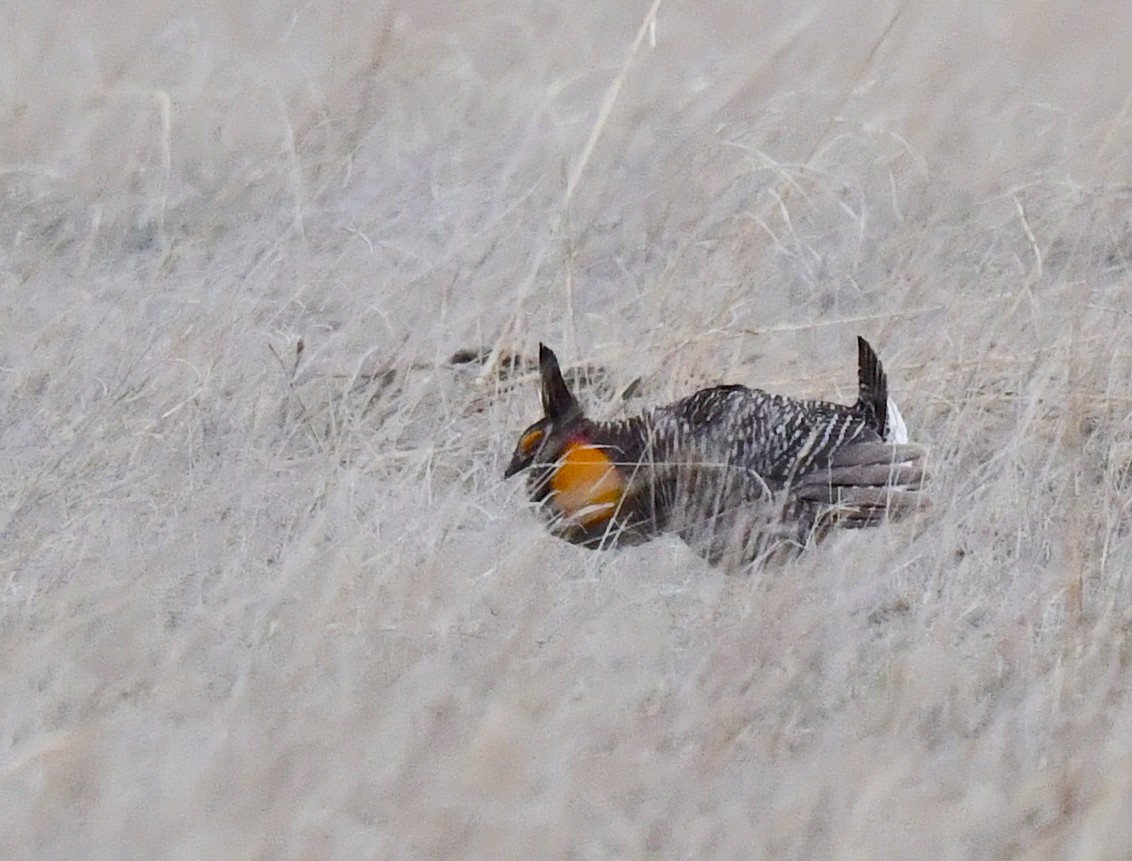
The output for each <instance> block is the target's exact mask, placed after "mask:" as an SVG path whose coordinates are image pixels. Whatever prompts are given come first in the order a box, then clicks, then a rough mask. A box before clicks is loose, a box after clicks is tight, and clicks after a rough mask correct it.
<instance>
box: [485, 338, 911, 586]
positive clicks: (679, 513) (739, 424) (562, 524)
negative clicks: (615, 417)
mask: <svg viewBox="0 0 1132 861" xmlns="http://www.w3.org/2000/svg"><path fill="white" fill-rule="evenodd" d="M858 359H859V365H858V366H859V384H860V385H859V397H858V400H857V402H856V403H855V404H853V405H852V406H843V405H840V404H834V403H829V402H826V401H818V400H798V399H794V398H788V397H783V396H781V395H772V394H768V393H767V392H764V391H761V390H759V389H750V388H747V387H745V386H737V385H727V386H715V387H713V388H708V389H703V390H701V391H698V392H696V393H695V394H693V395H690V396H688V397H686V398H683V399H682V400H679V401H676V402H675V403H672V404H668V405H666V406H662V407H656V408H654V409H652V410H649V411H648V412H646V413H644V414H643V415H640V416H635V417H633V418H630V419H627V420H623V421H618V422H594V421H591V420H589V419H587V418H586V417H585V415H584V414H583V412H582V409H581V407H580V406H579V404H578V402H577V400H576V398H575V397H574V395H573V394H572V393H571V392H570V390H569V388H568V387H567V385H566V382H565V381H564V380H563V378H562V374H561V372H560V370H559V367H558V361H557V359H556V357H555V355H554V353H553V352H552V351H551V350H550V349H548V348H547V347H545V346H543V345H540V347H539V366H540V374H541V377H542V400H543V409H544V412H545V416H544V418H542V419H541V420H540V421H538V422H536V423H535V424H533V425H531V426H530V427H529V428H527V430H526V431H525V432H524V434H523V435H522V437H521V438H520V440H519V444H518V446H517V447H516V449H515V454H514V456H513V457H512V460H511V463H510V465H509V466H508V468H507V471H506V473H505V476H506V477H510V476H512V475H514V474H516V473H518V472H520V471H522V470H527V471H528V490H529V493H530V496H531V499H532V500H533V501H535V502H536V503H539V504H540V506H541V507H542V509H543V510H544V512H546V514H547V515H548V517H549V521H550V523H549V525H550V528H551V531H552V532H554V534H556V535H558V536H559V537H561V538H563V539H565V540H567V541H571V542H574V543H576V544H581V545H583V546H586V547H614V546H618V545H624V544H633V543H639V542H641V541H645V540H648V539H650V538H652V537H654V536H657V535H659V534H661V533H663V532H672V533H675V534H677V535H679V536H680V537H681V538H683V539H684V540H685V541H686V542H687V543H688V544H689V545H690V546H691V547H692V548H694V549H695V550H696V551H697V552H699V553H700V554H701V555H703V556H704V557H706V558H707V559H708V560H709V561H711V562H712V563H723V564H725V565H728V566H734V565H739V564H743V563H746V562H749V561H752V560H755V559H758V558H760V557H763V556H765V555H768V554H771V553H775V552H777V551H779V550H781V549H786V548H798V547H802V546H804V545H805V544H806V543H807V542H808V541H809V540H811V539H812V538H814V537H819V536H820V535H821V534H824V532H825V531H826V530H827V529H828V528H829V527H831V526H834V525H838V526H846V527H861V526H872V525H875V524H876V523H878V522H880V521H881V520H882V519H884V517H885V516H899V515H901V514H903V513H906V512H907V511H910V510H913V509H915V508H917V507H919V506H920V505H922V504H923V503H924V498H923V493H922V488H923V482H924V470H923V461H924V456H925V452H924V450H923V449H922V448H921V447H919V446H914V445H907V444H906V439H904V438H903V434H904V430H903V427H904V426H903V420H902V419H901V417H900V414H899V411H898V410H896V408H895V405H894V404H893V403H892V402H891V401H890V400H889V398H888V386H887V379H886V377H885V374H884V370H883V368H882V367H881V364H880V360H879V359H878V358H877V356H876V353H875V352H874V351H873V350H872V348H871V347H870V346H869V344H868V343H867V342H866V341H865V340H864V339H863V338H858Z"/></svg>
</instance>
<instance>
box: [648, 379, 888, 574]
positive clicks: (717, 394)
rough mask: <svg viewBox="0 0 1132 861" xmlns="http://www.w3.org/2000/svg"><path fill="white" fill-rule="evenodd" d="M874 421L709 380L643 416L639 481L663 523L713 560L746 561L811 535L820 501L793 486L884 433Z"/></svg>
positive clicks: (855, 412)
mask: <svg viewBox="0 0 1132 861" xmlns="http://www.w3.org/2000/svg"><path fill="white" fill-rule="evenodd" d="M872 421H873V419H872V416H871V415H870V414H868V413H867V412H866V411H864V410H861V409H860V408H858V407H857V406H852V407H849V406H842V405H839V404H833V403H829V402H826V401H813V400H798V399H794V398H788V397H783V396H781V395H771V394H768V393H767V392H764V391H761V390H759V389H749V388H746V387H745V386H716V387H713V388H709V389H703V390H701V391H699V392H696V393H695V394H693V395H690V396H688V397H686V398H684V399H682V400H680V401H676V402H675V403H672V404H669V405H667V406H663V407H658V408H656V409H654V410H652V411H650V412H649V413H647V414H646V415H645V417H644V425H645V428H646V429H647V435H648V440H649V444H648V447H647V449H646V457H645V462H644V464H643V465H642V468H641V481H640V482H639V483H638V486H639V487H641V489H642V490H647V492H648V493H649V494H650V498H651V499H652V500H654V504H653V509H654V510H655V511H656V512H657V514H658V517H659V519H660V520H661V521H662V528H664V529H666V530H669V531H673V532H676V533H678V534H679V535H680V536H681V537H682V538H684V540H685V541H687V542H688V543H689V544H691V545H692V546H694V547H696V548H697V549H698V550H700V551H701V552H702V553H704V555H706V556H707V557H708V558H709V559H712V560H713V561H719V560H720V559H721V558H722V557H723V556H724V554H726V553H729V552H732V551H737V552H739V554H740V555H741V557H742V558H743V559H744V560H746V559H749V558H753V557H754V556H757V555H758V554H759V553H760V552H761V550H762V549H763V548H764V547H768V546H770V545H773V544H776V543H782V542H786V543H792V544H799V543H804V542H805V539H806V536H807V534H808V533H809V532H810V531H811V530H812V528H813V527H814V523H815V518H816V517H817V515H818V513H819V511H820V508H821V506H820V504H818V503H817V502H815V501H814V500H809V499H798V498H796V497H795V496H793V495H792V494H791V487H792V485H793V484H794V483H795V482H797V481H799V480H800V479H802V478H803V477H805V476H808V475H810V474H811V473H813V472H814V471H816V470H821V469H823V468H827V467H828V465H829V463H830V462H831V458H833V457H834V455H835V454H836V453H837V452H839V451H841V450H843V449H845V448H847V447H850V446H853V445H855V444H857V443H859V442H870V443H877V442H880V440H881V437H880V434H879V433H878V432H877V430H876V429H874V427H873V426H871V425H872ZM657 503H659V504H657ZM756 539H757V540H756ZM756 545H757V546H756Z"/></svg>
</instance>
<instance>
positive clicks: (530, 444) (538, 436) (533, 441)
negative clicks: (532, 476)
mask: <svg viewBox="0 0 1132 861" xmlns="http://www.w3.org/2000/svg"><path fill="white" fill-rule="evenodd" d="M542 437H543V433H542V430H541V429H539V428H532V429H531V430H529V431H527V432H526V433H525V434H523V437H522V439H520V440H519V451H521V452H522V453H523V454H531V453H532V452H533V451H534V450H535V446H537V445H538V444H539V443H540V442H542Z"/></svg>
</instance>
